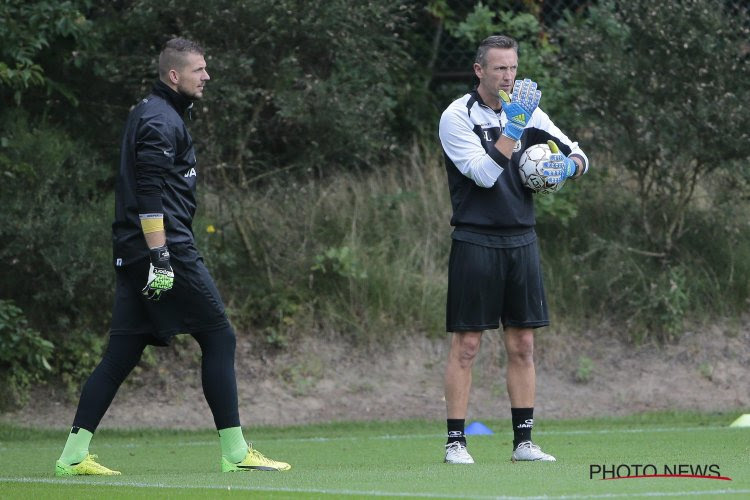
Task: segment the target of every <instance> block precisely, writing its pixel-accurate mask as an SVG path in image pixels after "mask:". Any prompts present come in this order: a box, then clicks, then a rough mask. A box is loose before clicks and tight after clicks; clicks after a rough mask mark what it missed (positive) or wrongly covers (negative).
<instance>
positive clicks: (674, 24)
mask: <svg viewBox="0 0 750 500" xmlns="http://www.w3.org/2000/svg"><path fill="white" fill-rule="evenodd" d="M746 9H747V8H746V7H737V8H736V9H735V11H731V10H730V7H729V5H728V3H727V2H723V1H721V0H687V1H684V2H680V4H679V8H675V6H674V5H672V4H670V3H669V2H652V1H649V0H634V1H630V2H614V1H611V0H606V1H602V2H598V3H596V4H594V5H592V6H591V7H590V8H589V10H588V12H587V14H586V16H585V17H582V18H575V19H573V18H571V19H569V21H568V23H567V26H566V27H565V28H564V29H563V30H562V31H561V37H562V40H563V43H564V50H563V51H561V58H560V65H559V67H558V70H559V76H560V77H561V79H562V80H564V81H568V82H569V84H570V86H571V90H572V92H573V93H572V95H574V96H575V99H572V100H571V101H570V102H569V103H568V107H569V109H570V114H571V115H572V116H577V121H578V123H579V125H580V126H582V127H583V128H585V129H586V130H587V132H588V134H589V135H590V141H589V142H590V143H593V144H596V145H597V147H599V148H600V149H601V150H606V152H607V153H608V154H609V155H610V158H611V160H612V162H613V168H616V169H617V171H618V176H619V177H620V179H621V182H623V183H628V184H629V185H630V186H631V187H632V189H633V190H634V191H635V192H636V194H637V196H636V198H635V199H634V200H633V201H634V202H635V203H636V204H637V207H638V211H639V213H638V217H639V229H640V230H641V231H642V232H643V235H644V236H645V241H644V242H643V243H644V248H642V250H645V251H649V252H654V253H658V254H662V255H663V256H664V257H665V258H674V257H675V255H676V253H677V251H678V250H677V249H678V244H679V241H680V240H681V239H682V238H683V237H684V236H685V234H686V232H687V231H688V230H689V227H690V224H689V219H687V218H686V216H687V214H688V212H689V208H690V207H691V206H693V205H694V200H695V196H696V193H697V192H699V191H700V190H701V184H702V183H703V182H705V180H706V179H707V178H708V177H709V176H713V175H716V174H720V173H721V172H723V171H726V172H732V173H735V172H737V171H738V170H740V168H742V167H741V165H743V164H746V163H747V159H748V149H747V146H746V145H747V143H748V142H750V115H748V113H746V112H745V110H744V108H745V103H746V102H747V101H748V100H749V99H750V86H748V84H747V82H748V81H750V64H748V53H749V52H750V45H748V43H747V40H748V37H749V36H750V25H748V23H747V22H746V20H747V10H746ZM745 171H747V169H746V167H745ZM740 177H742V176H740ZM735 178H736V175H735Z"/></svg>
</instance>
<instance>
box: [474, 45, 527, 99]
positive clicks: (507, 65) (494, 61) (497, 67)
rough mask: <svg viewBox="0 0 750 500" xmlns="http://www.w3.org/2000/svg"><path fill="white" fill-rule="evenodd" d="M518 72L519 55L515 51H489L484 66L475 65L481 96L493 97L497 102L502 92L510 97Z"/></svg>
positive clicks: (494, 49) (495, 49)
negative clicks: (498, 95)
mask: <svg viewBox="0 0 750 500" xmlns="http://www.w3.org/2000/svg"><path fill="white" fill-rule="evenodd" d="M517 71H518V54H517V53H516V51H515V50H514V49H498V48H491V49H490V50H489V51H487V62H486V63H485V65H484V66H480V65H479V64H477V63H474V73H475V74H476V75H477V78H479V87H480V95H482V96H483V97H488V96H492V97H493V98H494V99H495V100H497V93H498V91H500V90H504V91H505V93H507V94H508V95H510V93H511V92H512V91H513V84H514V83H515V81H516V72H517Z"/></svg>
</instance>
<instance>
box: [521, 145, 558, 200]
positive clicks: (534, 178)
mask: <svg viewBox="0 0 750 500" xmlns="http://www.w3.org/2000/svg"><path fill="white" fill-rule="evenodd" d="M551 154H552V152H551V151H550V150H549V146H548V145H546V144H534V145H533V146H531V147H529V148H528V149H527V150H526V151H524V152H523V153H522V154H521V158H520V160H519V161H518V173H519V174H520V175H521V182H522V183H523V185H524V186H525V187H527V188H529V189H531V190H532V191H534V192H535V193H536V194H540V195H548V194H552V193H555V192H557V191H560V189H562V187H563V184H565V181H563V182H560V183H558V184H550V183H549V182H547V178H546V176H545V175H544V172H543V169H544V162H545V161H547V160H549V157H550V155H551Z"/></svg>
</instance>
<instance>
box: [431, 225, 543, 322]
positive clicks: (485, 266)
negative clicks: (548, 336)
mask: <svg viewBox="0 0 750 500" xmlns="http://www.w3.org/2000/svg"><path fill="white" fill-rule="evenodd" d="M501 324H502V325H503V327H509V326H510V327H517V328H539V327H542V326H547V325H549V314H548V312H547V299H546V297H545V294H544V282H543V280H542V270H541V264H540V261H539V247H538V246H537V242H536V241H534V242H532V243H529V244H527V245H524V246H521V247H515V248H492V247H486V246H481V245H475V244H473V243H468V242H466V241H458V240H452V244H451V254H450V262H449V267H448V306H447V310H446V329H447V331H449V332H477V331H483V330H494V329H496V328H499V327H500V325H501Z"/></svg>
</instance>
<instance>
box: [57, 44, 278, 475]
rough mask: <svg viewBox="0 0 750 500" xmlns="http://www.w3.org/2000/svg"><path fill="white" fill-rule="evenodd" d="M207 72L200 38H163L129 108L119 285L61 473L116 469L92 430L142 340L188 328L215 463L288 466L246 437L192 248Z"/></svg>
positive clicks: (228, 331)
mask: <svg viewBox="0 0 750 500" xmlns="http://www.w3.org/2000/svg"><path fill="white" fill-rule="evenodd" d="M209 79H210V77H209V75H208V73H207V71H206V62H205V59H204V57H203V49H202V48H201V47H200V46H199V45H198V44H196V43H194V42H191V41H189V40H184V39H181V38H175V39H172V40H169V41H168V42H167V43H166V44H165V46H164V49H163V50H162V52H161V54H160V55H159V80H158V81H157V82H156V83H155V85H154V87H153V90H152V92H151V94H150V95H149V96H148V97H146V98H145V99H143V100H142V101H141V102H140V103H139V104H138V105H137V106H136V107H135V108H134V109H133V110H132V111H131V112H130V115H129V116H128V120H127V123H126V125H125V132H124V134H123V138H122V149H121V156H120V169H119V173H118V176H117V184H116V188H115V221H114V223H113V224H112V240H113V252H114V265H115V271H116V290H115V303H114V307H113V311H112V324H111V329H110V339H109V344H108V346H107V349H106V351H105V353H104V357H103V359H102V361H101V362H100V363H99V365H98V366H97V367H96V369H95V370H94V372H93V373H92V374H91V376H90V377H89V379H88V380H87V381H86V384H85V385H84V387H83V391H82V393H81V399H80V402H79V404H78V410H77V412H76V415H75V418H74V420H73V427H72V429H71V432H70V434H69V435H68V440H67V442H66V444H65V448H64V449H63V452H62V455H61V456H60V459H59V460H58V461H57V463H56V467H55V474H56V475H58V476H75V475H117V474H120V472H118V471H114V470H111V469H108V468H107V467H104V466H103V465H101V464H99V463H97V462H96V461H94V459H93V456H92V455H90V454H89V452H88V447H89V443H90V441H91V438H92V436H93V433H94V432H95V431H96V428H97V426H98V425H99V423H100V421H101V419H102V417H103V416H104V414H105V412H106V411H107V408H108V407H109V405H110V404H111V402H112V399H113V398H114V396H115V394H116V393H117V390H118V388H119V387H120V385H121V384H122V382H123V381H124V380H125V378H126V377H127V375H128V374H129V373H130V371H131V370H132V369H133V368H134V367H135V365H136V364H137V363H138V361H139V360H140V358H141V354H142V353H143V350H144V349H145V347H146V346H147V345H149V344H151V345H168V344H169V342H170V340H171V338H172V337H173V336H174V335H177V334H180V333H189V334H190V335H192V336H193V338H195V340H196V341H197V342H198V344H199V345H200V348H201V353H202V362H201V380H202V383H203V392H204V395H205V397H206V401H207V402H208V405H209V407H210V409H211V412H212V414H213V418H214V423H215V424H216V428H217V430H218V431H219V441H220V445H221V470H222V471H224V472H233V471H242V470H271V471H282V470H288V469H290V468H291V467H290V465H289V464H287V463H284V462H277V461H275V460H271V459H269V458H266V457H265V456H263V455H262V454H261V453H260V452H258V451H257V450H255V449H253V448H252V445H251V446H248V444H247V442H246V441H245V438H244V436H243V434H242V429H241V427H240V418H239V410H238V402H237V382H236V379H235V373H234V355H235V344H236V340H235V334H234V330H233V329H232V327H231V325H230V324H229V321H228V319H227V317H226V314H225V311H224V304H223V302H222V300H221V297H220V296H219V292H218V290H217V289H216V286H215V285H214V282H213V279H212V278H211V275H210V274H209V272H208V270H207V269H206V267H205V265H204V263H203V259H202V257H201V255H200V253H199V252H198V250H197V249H196V247H195V239H194V236H193V230H192V220H193V216H194V215H195V209H196V199H195V187H196V179H197V170H196V159H195V150H194V148H193V140H192V138H191V137H190V133H189V132H188V130H187V127H186V126H185V122H184V121H183V118H182V117H183V115H184V113H185V111H187V110H188V109H189V108H190V107H191V106H192V103H193V101H194V100H197V99H201V98H202V97H203V90H204V87H205V85H206V82H208V80H209Z"/></svg>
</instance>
